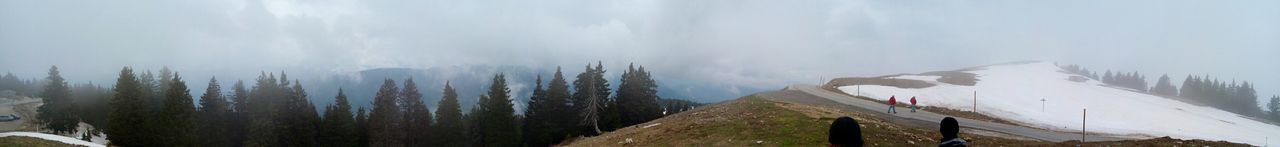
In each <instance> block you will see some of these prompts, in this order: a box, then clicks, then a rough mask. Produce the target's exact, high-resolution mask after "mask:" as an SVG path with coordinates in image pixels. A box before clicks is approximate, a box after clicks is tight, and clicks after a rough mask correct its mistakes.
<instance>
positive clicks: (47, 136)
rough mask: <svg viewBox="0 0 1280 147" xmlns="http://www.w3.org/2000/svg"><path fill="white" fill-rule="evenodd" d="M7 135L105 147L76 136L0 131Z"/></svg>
mask: <svg viewBox="0 0 1280 147" xmlns="http://www.w3.org/2000/svg"><path fill="white" fill-rule="evenodd" d="M8 136H26V137H35V138H40V139H44V140H51V141H57V142H62V143H66V144H71V145H81V146H88V147H105V145H102V144H96V143H92V142H88V141H84V140H80V139H76V138H71V137H66V136H59V135H53V134H45V133H36V132H4V133H0V137H8Z"/></svg>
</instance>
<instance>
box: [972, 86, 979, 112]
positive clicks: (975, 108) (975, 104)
mask: <svg viewBox="0 0 1280 147" xmlns="http://www.w3.org/2000/svg"><path fill="white" fill-rule="evenodd" d="M973 112H974V113H977V112H978V91H973Z"/></svg>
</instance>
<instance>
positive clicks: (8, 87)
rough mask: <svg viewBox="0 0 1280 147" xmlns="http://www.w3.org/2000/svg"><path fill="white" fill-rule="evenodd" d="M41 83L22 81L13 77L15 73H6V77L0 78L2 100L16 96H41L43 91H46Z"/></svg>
mask: <svg viewBox="0 0 1280 147" xmlns="http://www.w3.org/2000/svg"><path fill="white" fill-rule="evenodd" d="M40 81H41V80H37V79H29V80H22V79H20V78H18V76H15V75H13V73H5V75H4V76H0V98H3V97H14V96H31V97H34V96H36V95H37V94H39V91H40V90H41V89H44V87H43V86H44V84H41V83H40Z"/></svg>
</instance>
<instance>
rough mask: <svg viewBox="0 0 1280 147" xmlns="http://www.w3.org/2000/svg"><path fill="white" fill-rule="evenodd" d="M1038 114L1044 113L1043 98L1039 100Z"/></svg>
mask: <svg viewBox="0 0 1280 147" xmlns="http://www.w3.org/2000/svg"><path fill="white" fill-rule="evenodd" d="M1040 112H1042V113H1043V112H1044V98H1040Z"/></svg>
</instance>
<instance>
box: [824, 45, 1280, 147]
mask: <svg viewBox="0 0 1280 147" xmlns="http://www.w3.org/2000/svg"><path fill="white" fill-rule="evenodd" d="M1060 69H1061V68H1059V67H1057V66H1055V65H1053V64H1052V63H1047V62H1039V63H1030V64H1014V65H997V66H990V67H987V68H984V69H978V70H972V71H966V72H968V73H973V74H977V75H979V76H978V77H979V79H980V82H978V83H977V84H976V85H974V86H964V85H953V84H946V83H940V82H937V81H936V79H937V76H896V77H893V78H899V79H914V80H923V81H928V82H930V83H934V84H938V85H936V86H933V87H926V88H918V89H908V88H897V87H891V86H879V85H862V86H861V91H862V93H861V95H862V96H867V97H870V98H873V99H879V100H888V99H889V96H892V95H897V96H902V97H910V96H916V99H917V100H918V102H919V105H922V106H937V107H946V108H951V109H956V110H966V111H967V110H973V109H974V105H975V104H974V103H975V102H974V98H973V97H974V92H975V91H976V92H977V102H976V106H977V109H978V110H977V112H978V113H981V114H984V115H987V116H992V117H997V118H1001V119H1006V120H1010V121H1016V122H1020V123H1023V124H1025V125H1029V126H1032V127H1038V128H1044V129H1050V130H1057V131H1069V132H1078V131H1080V129H1081V125H1082V122H1081V121H1082V120H1081V115H1083V113H1084V112H1083V111H1084V109H1085V108H1088V123H1087V124H1088V127H1087V129H1088V131H1089V132H1091V133H1108V134H1145V135H1151V136H1170V137H1173V138H1181V139H1205V140H1225V141H1231V142H1240V143H1248V144H1253V145H1262V144H1265V142H1266V140H1267V138H1280V126H1276V125H1271V124H1268V123H1265V122H1260V121H1257V120H1253V119H1249V118H1246V117H1243V116H1240V115H1237V114H1235V113H1231V112H1227V111H1223V110H1219V109H1216V108H1211V107H1204V106H1197V105H1192V104H1187V103H1184V102H1181V101H1176V100H1171V99H1167V98H1163V97H1159V96H1154V95H1150V94H1145V93H1140V92H1135V91H1131V90H1129V89H1121V88H1116V87H1114V86H1108V85H1106V84H1103V83H1101V82H1098V81H1096V80H1088V81H1084V82H1074V81H1070V80H1068V78H1066V77H1070V76H1073V75H1071V74H1067V73H1061V72H1057V71H1059V70H1060ZM838 89H840V90H841V91H843V92H845V93H849V94H854V93H856V92H857V88H856V87H855V86H853V85H849V86H842V87H838ZM1041 99H1044V100H1045V101H1044V103H1043V104H1044V106H1043V111H1042V108H1041Z"/></svg>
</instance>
